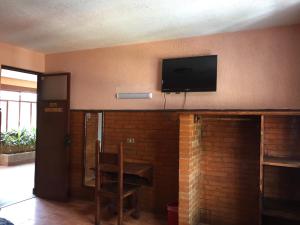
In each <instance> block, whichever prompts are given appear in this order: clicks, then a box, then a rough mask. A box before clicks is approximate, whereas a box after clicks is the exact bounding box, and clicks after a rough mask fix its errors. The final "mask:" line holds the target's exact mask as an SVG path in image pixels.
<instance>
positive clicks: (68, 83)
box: [0, 64, 71, 196]
mask: <svg viewBox="0 0 300 225" xmlns="http://www.w3.org/2000/svg"><path fill="white" fill-rule="evenodd" d="M2 69H6V70H11V71H16V72H22V73H29V74H32V75H36V76H37V89H36V94H37V109H38V104H39V100H40V90H41V87H40V82H39V81H40V77H41V76H55V75H58V74H60V75H66V76H67V99H66V100H67V103H68V104H67V108H68V112H67V117H68V121H67V133H68V134H67V135H69V136H70V95H71V93H70V89H71V82H70V79H71V73H68V72H56V73H51V74H50V73H43V72H37V71H34V70H28V69H23V68H18V67H14V66H8V65H2V64H0V79H1V70H2ZM0 90H1V80H0ZM0 115H1V112H0ZM37 116H38V112H37ZM0 119H1V116H0ZM0 124H1V121H0ZM37 138H38V125H37V120H36V139H37ZM36 151H38V148H37V141H36ZM66 151H67V164H68V165H67V167H68V174H69V176H68V181H67V182H68V196H70V181H71V180H70V179H71V176H70V169H71V168H70V146H68V147H67V150H66ZM34 165H35V166H36V158H35V161H34ZM35 180H36V176H35V174H34V186H33V190H32V192H33V194H35V183H36V181H35Z"/></svg>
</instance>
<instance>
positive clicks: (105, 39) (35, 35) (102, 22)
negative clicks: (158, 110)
mask: <svg viewBox="0 0 300 225" xmlns="http://www.w3.org/2000/svg"><path fill="white" fill-rule="evenodd" d="M296 23H300V0H1V4H0V42H6V43H10V44H14V45H18V46H22V47H25V48H30V49H34V50H37V51H40V52H44V53H54V52H65V51H73V50H79V49H89V48H98V47H108V46H115V45H124V44H132V43H141V42H149V41H157V40H166V39H175V38H183V37H192V36H199V35H207V34H214V33H223V32H232V31H239V30H248V29H256V28H265V27H273V26H280V25H287V24H296Z"/></svg>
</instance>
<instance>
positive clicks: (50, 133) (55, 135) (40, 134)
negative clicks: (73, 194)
mask: <svg viewBox="0 0 300 225" xmlns="http://www.w3.org/2000/svg"><path fill="white" fill-rule="evenodd" d="M37 92H38V101H37V144H36V145H37V146H36V164H35V165H36V167H35V186H34V194H35V195H36V196H38V197H41V198H47V199H51V200H60V201H65V200H67V199H68V197H69V144H70V143H69V142H70V140H69V127H70V126H69V115H70V74H69V73H62V74H47V75H40V76H39V77H38V91H37Z"/></svg>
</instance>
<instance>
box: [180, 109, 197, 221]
mask: <svg viewBox="0 0 300 225" xmlns="http://www.w3.org/2000/svg"><path fill="white" fill-rule="evenodd" d="M200 137H201V124H200V123H199V122H198V121H197V120H195V115H193V114H182V115H180V131H179V224H180V225H198V224H199V221H200V218H199V217H200V187H199V183H200V166H199V163H200V150H201V149H200Z"/></svg>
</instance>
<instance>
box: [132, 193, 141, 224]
mask: <svg viewBox="0 0 300 225" xmlns="http://www.w3.org/2000/svg"><path fill="white" fill-rule="evenodd" d="M132 207H133V208H134V209H135V211H134V212H133V213H132V217H133V218H134V219H139V218H140V206H139V192H138V191H136V192H135V194H134V195H133V196H132Z"/></svg>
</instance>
